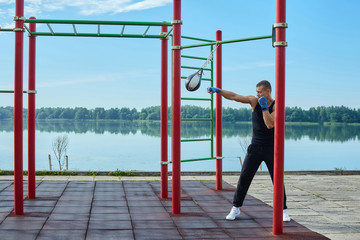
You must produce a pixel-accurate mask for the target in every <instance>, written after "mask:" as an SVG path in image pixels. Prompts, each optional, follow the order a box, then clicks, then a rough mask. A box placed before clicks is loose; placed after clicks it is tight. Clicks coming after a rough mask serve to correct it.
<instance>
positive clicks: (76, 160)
mask: <svg viewBox="0 0 360 240" xmlns="http://www.w3.org/2000/svg"><path fill="white" fill-rule="evenodd" d="M12 124H13V122H12V121H0V152H1V155H0V169H3V170H12V169H13V166H14V163H13V161H14V160H13V159H14V155H13V148H14V144H13V141H14V133H13V126H12ZM36 129H37V130H36V169H37V170H48V169H49V161H48V154H51V155H52V158H53V169H58V168H59V167H58V164H57V163H56V162H55V157H54V153H53V152H52V141H53V140H54V139H55V138H56V137H58V136H63V135H64V134H66V135H67V136H68V137H69V139H70V142H69V146H68V150H67V155H68V156H69V169H70V170H84V171H87V170H92V171H101V170H104V171H105V170H110V171H113V170H116V169H119V170H139V171H159V169H160V165H159V162H160V123H155V122H142V123H139V122H134V123H132V122H121V121H101V122H93V121H49V120H47V121H38V122H37V126H36ZM170 131H171V126H169V132H170ZM250 134H251V124H247V123H241V124H231V123H224V128H223V155H224V157H225V159H224V161H223V170H224V171H236V170H240V169H241V167H240V162H239V159H238V157H241V158H242V159H243V158H244V156H245V153H244V151H243V150H242V147H241V146H245V147H246V144H247V143H248V142H249V141H250ZM181 135H182V138H183V139H188V138H209V137H210V125H208V124H207V123H185V124H183V125H182V129H181ZM285 135H286V139H285V170H334V169H335V168H341V169H346V170H359V169H360V157H359V153H360V149H359V146H360V145H359V143H360V141H359V139H360V127H359V126H347V125H336V126H322V125H287V126H286V131H285ZM168 141H169V158H170V157H171V137H170V136H169V138H168ZM214 149H215V147H214ZM214 151H215V150H214ZM181 152H182V159H190V158H204V157H209V156H210V154H211V146H210V143H209V142H191V143H182V145H181ZM214 154H215V153H214ZM24 169H27V130H26V129H25V130H24ZM181 169H182V170H183V171H215V161H214V160H208V161H201V162H186V163H182V165H181ZM264 169H265V167H264ZM169 170H171V165H169Z"/></svg>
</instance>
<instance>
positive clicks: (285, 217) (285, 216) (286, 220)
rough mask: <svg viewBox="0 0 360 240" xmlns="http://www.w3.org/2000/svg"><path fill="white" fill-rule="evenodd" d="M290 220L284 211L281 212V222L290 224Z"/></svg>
mask: <svg viewBox="0 0 360 240" xmlns="http://www.w3.org/2000/svg"><path fill="white" fill-rule="evenodd" d="M290 221H291V218H290V217H289V215H288V214H287V212H286V210H284V211H283V222H290Z"/></svg>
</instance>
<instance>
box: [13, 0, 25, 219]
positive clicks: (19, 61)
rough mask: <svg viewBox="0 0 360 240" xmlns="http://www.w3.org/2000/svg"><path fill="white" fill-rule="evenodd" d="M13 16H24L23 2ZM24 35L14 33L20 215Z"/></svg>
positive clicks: (17, 208) (19, 206)
mask: <svg viewBox="0 0 360 240" xmlns="http://www.w3.org/2000/svg"><path fill="white" fill-rule="evenodd" d="M15 16H16V17H22V16H24V0H16V3H15ZM23 27H24V21H23V20H18V21H15V29H20V28H21V29H22V28H23ZM23 49H24V33H23V32H22V31H16V32H15V77H14V212H15V214H16V215H22V214H23V212H24V201H23V57H24V52H23Z"/></svg>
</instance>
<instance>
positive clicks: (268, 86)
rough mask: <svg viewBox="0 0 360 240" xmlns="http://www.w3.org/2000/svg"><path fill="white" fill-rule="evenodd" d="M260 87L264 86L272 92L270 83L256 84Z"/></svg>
mask: <svg viewBox="0 0 360 240" xmlns="http://www.w3.org/2000/svg"><path fill="white" fill-rule="evenodd" d="M260 86H263V87H264V88H265V89H270V92H271V84H270V82H269V81H267V80H262V81H260V82H258V84H256V87H260Z"/></svg>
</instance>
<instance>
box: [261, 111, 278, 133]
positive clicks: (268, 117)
mask: <svg viewBox="0 0 360 240" xmlns="http://www.w3.org/2000/svg"><path fill="white" fill-rule="evenodd" d="M263 118H264V122H265V125H266V127H267V128H268V129H272V128H273V127H274V119H275V110H274V111H273V112H272V113H271V114H270V113H269V111H268V110H266V111H263Z"/></svg>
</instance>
